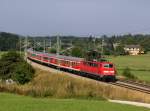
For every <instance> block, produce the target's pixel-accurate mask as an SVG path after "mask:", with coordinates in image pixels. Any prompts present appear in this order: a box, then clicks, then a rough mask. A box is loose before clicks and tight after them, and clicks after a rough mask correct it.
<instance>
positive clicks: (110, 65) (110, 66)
mask: <svg viewBox="0 0 150 111" xmlns="http://www.w3.org/2000/svg"><path fill="white" fill-rule="evenodd" d="M104 68H113V64H104Z"/></svg>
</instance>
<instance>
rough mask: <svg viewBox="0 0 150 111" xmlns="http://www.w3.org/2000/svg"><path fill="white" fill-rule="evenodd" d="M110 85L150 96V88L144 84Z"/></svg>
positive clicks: (122, 82) (116, 83)
mask: <svg viewBox="0 0 150 111" xmlns="http://www.w3.org/2000/svg"><path fill="white" fill-rule="evenodd" d="M109 84H112V85H115V86H120V87H124V88H128V89H132V90H135V91H140V92H143V93H146V94H150V86H149V85H145V84H142V83H137V82H133V81H119V80H118V81H117V82H115V83H112V82H110V83H109Z"/></svg>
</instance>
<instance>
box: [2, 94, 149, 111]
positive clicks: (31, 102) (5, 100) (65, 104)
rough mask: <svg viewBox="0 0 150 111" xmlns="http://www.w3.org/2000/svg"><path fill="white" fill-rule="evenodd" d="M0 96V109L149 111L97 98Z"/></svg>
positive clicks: (16, 110)
mask: <svg viewBox="0 0 150 111" xmlns="http://www.w3.org/2000/svg"><path fill="white" fill-rule="evenodd" d="M0 98H1V99H0V105H1V107H0V111H91V110H92V111H149V109H147V108H143V107H136V106H131V105H123V104H116V103H110V102H107V101H97V100H80V99H49V98H33V97H29V96H19V95H14V94H8V93H0Z"/></svg>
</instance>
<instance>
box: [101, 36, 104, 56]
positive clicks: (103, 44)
mask: <svg viewBox="0 0 150 111" xmlns="http://www.w3.org/2000/svg"><path fill="white" fill-rule="evenodd" d="M101 48H102V54H101V55H103V54H104V37H102V46H101Z"/></svg>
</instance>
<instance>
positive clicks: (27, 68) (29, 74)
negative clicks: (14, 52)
mask: <svg viewBox="0 0 150 111" xmlns="http://www.w3.org/2000/svg"><path fill="white" fill-rule="evenodd" d="M12 76H13V77H12V79H13V80H15V81H16V82H18V83H20V84H25V83H27V82H29V81H30V80H31V79H32V78H33V76H34V69H33V68H32V66H31V65H29V64H27V63H26V62H22V63H19V64H18V65H17V66H16V68H15V70H14V72H13V75H12Z"/></svg>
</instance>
